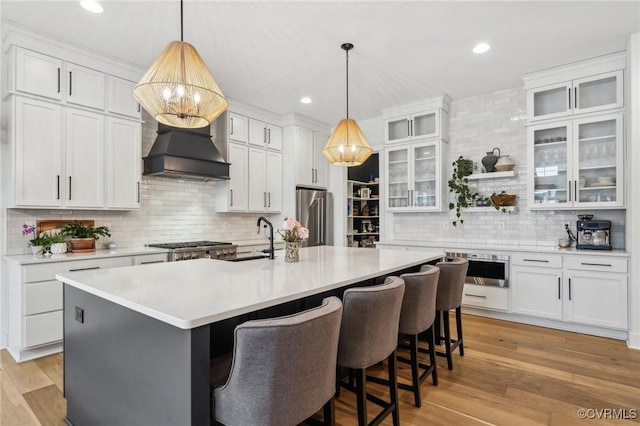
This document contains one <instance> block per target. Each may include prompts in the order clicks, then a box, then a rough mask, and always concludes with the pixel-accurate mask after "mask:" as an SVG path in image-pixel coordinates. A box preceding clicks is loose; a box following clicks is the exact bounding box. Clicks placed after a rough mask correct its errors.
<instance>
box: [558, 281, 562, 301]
mask: <svg viewBox="0 0 640 426" xmlns="http://www.w3.org/2000/svg"><path fill="white" fill-rule="evenodd" d="M560 286H561V283H560V277H558V300H560Z"/></svg>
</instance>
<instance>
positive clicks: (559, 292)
mask: <svg viewBox="0 0 640 426" xmlns="http://www.w3.org/2000/svg"><path fill="white" fill-rule="evenodd" d="M627 271H628V268H627V259H626V258H615V257H609V256H595V255H594V256H577V255H576V256H568V255H566V256H560V255H555V256H554V255H539V254H517V255H513V256H512V268H511V278H512V280H511V282H512V283H513V285H512V289H511V302H512V303H511V305H512V312H513V313H517V314H523V315H530V316H534V317H539V318H547V319H554V320H562V321H565V322H571V323H576V324H584V325H590V326H596V327H605V328H612V329H619V330H626V329H627V328H628V308H627V305H628V296H627V281H628V275H627Z"/></svg>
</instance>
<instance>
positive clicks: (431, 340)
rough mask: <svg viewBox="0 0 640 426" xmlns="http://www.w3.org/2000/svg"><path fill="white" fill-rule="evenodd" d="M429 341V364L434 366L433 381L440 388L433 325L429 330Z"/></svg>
mask: <svg viewBox="0 0 640 426" xmlns="http://www.w3.org/2000/svg"><path fill="white" fill-rule="evenodd" d="M427 340H428V342H429V363H430V364H431V365H432V366H433V372H432V373H431V381H432V382H433V384H434V385H435V386H438V368H437V366H436V341H435V337H434V331H433V324H431V327H429V329H428V330H427Z"/></svg>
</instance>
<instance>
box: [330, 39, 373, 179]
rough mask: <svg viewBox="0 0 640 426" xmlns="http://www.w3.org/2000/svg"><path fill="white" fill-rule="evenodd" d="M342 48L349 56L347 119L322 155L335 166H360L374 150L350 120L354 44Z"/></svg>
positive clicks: (334, 133) (335, 131)
mask: <svg viewBox="0 0 640 426" xmlns="http://www.w3.org/2000/svg"><path fill="white" fill-rule="evenodd" d="M340 47H341V48H342V49H343V50H344V51H345V52H346V54H347V118H344V119H342V120H340V122H339V123H338V125H337V126H336V128H335V130H334V131H333V133H332V134H331V136H330V137H329V140H328V141H327V143H326V144H325V146H324V148H323V149H322V153H323V154H324V156H325V157H327V159H329V161H331V163H332V164H333V165H335V166H347V167H350V166H359V165H361V164H362V163H364V162H365V161H366V160H367V158H369V156H370V155H371V153H373V149H372V148H371V146H370V145H369V143H368V142H367V139H366V138H365V137H364V134H363V133H362V130H360V126H358V123H356V121H355V120H354V119H352V118H349V51H350V50H351V49H353V44H351V43H344V44H342V46H340Z"/></svg>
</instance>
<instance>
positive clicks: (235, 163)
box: [217, 142, 249, 212]
mask: <svg viewBox="0 0 640 426" xmlns="http://www.w3.org/2000/svg"><path fill="white" fill-rule="evenodd" d="M248 153H249V147H248V146H247V145H245V144H239V143H233V142H230V143H228V144H227V162H228V163H230V164H231V165H230V166H229V178H230V179H229V180H228V181H226V182H225V183H224V184H223V185H222V186H223V188H224V190H223V188H219V189H218V191H217V194H218V198H217V210H218V211H219V212H243V211H247V210H248V209H249V167H248V164H249V156H248Z"/></svg>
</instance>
